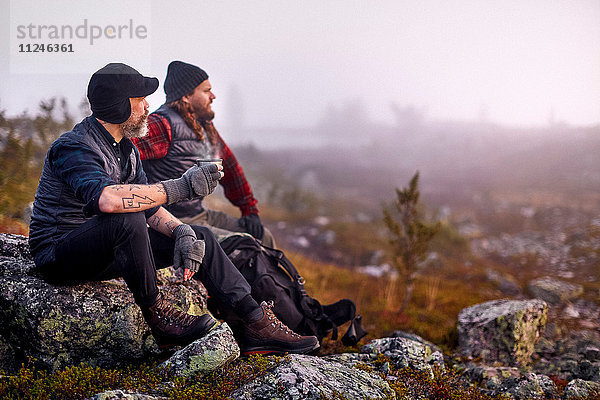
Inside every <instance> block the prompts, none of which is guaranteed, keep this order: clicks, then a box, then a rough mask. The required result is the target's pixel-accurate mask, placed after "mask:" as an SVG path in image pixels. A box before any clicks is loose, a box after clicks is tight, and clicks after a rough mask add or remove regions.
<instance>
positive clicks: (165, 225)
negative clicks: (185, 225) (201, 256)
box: [147, 207, 182, 237]
mask: <svg viewBox="0 0 600 400" xmlns="http://www.w3.org/2000/svg"><path fill="white" fill-rule="evenodd" d="M147 222H148V225H149V226H150V228H152V229H154V230H155V231H158V232H160V233H162V234H163V235H167V236H169V237H170V236H171V235H172V234H173V229H175V227H176V226H178V225H181V224H182V222H181V221H180V220H179V219H177V218H176V217H175V216H174V215H173V214H171V213H170V212H168V211H167V210H165V209H164V208H163V207H160V208H159V209H158V211H157V212H155V213H154V215H152V216H151V217H150V218H148V220H147Z"/></svg>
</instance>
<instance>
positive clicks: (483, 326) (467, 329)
mask: <svg viewBox="0 0 600 400" xmlns="http://www.w3.org/2000/svg"><path fill="white" fill-rule="evenodd" d="M547 313H548V306H547V304H546V303H545V302H543V301H541V300H527V301H512V300H494V301H490V302H487V303H483V304H478V305H475V306H472V307H469V308H465V309H464V310H462V311H461V312H460V314H459V315H458V342H459V348H460V350H461V352H462V353H463V354H464V355H465V356H467V357H473V358H480V359H481V361H482V362H484V363H488V364H491V363H494V362H502V363H504V364H508V365H524V364H528V363H529V362H530V359H531V354H533V352H534V348H535V343H536V342H537V340H538V339H539V338H540V336H541V334H542V333H543V330H544V327H545V325H546V320H547Z"/></svg>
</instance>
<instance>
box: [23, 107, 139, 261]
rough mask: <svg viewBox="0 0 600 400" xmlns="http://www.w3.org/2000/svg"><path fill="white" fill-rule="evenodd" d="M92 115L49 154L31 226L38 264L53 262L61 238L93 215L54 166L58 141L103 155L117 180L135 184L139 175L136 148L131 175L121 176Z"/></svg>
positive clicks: (110, 174) (76, 126) (131, 159)
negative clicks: (53, 161) (137, 173)
mask: <svg viewBox="0 0 600 400" xmlns="http://www.w3.org/2000/svg"><path fill="white" fill-rule="evenodd" d="M92 118H94V117H91V116H90V117H87V118H85V119H84V120H83V121H81V122H80V123H78V124H77V125H75V127H74V128H73V130H72V131H70V132H67V133H64V134H63V135H61V137H60V138H58V139H57V140H56V141H55V142H54V143H53V144H52V146H51V147H50V150H48V153H47V155H46V160H45V162H44V168H43V169H42V176H41V177H40V182H39V185H38V189H37V192H36V194H35V201H34V202H33V213H32V215H31V224H30V226H29V245H30V247H31V252H32V254H33V255H34V258H35V261H36V264H37V265H42V264H46V263H49V262H53V261H54V251H55V248H56V243H57V242H58V240H59V239H60V238H62V237H63V236H64V235H66V234H67V233H69V232H70V231H72V230H73V229H75V228H77V227H78V226H79V225H81V224H83V223H84V222H86V221H87V220H89V219H90V218H92V217H93V215H86V214H85V213H84V206H85V203H83V202H82V201H81V200H79V199H78V198H77V196H76V195H75V192H74V190H73V188H72V187H71V186H70V185H68V184H67V183H66V182H64V181H62V180H61V179H60V177H59V176H58V175H57V174H56V173H55V171H54V170H53V168H52V166H51V162H50V161H49V159H50V158H51V153H52V149H53V148H54V146H55V145H56V144H57V143H59V142H70V143H76V145H77V146H81V147H82V148H88V149H91V150H92V151H93V152H95V153H97V154H99V155H100V156H101V158H102V159H103V160H104V170H105V171H106V172H107V173H108V175H109V176H110V177H111V178H112V179H113V180H114V181H115V182H116V183H122V184H125V183H131V182H133V181H134V180H135V178H136V176H135V174H136V171H137V169H138V165H139V164H138V163H139V158H138V157H137V153H136V152H135V151H132V152H131V154H130V161H131V173H130V174H129V176H121V165H120V163H119V160H118V159H117V156H116V155H115V153H114V150H113V149H112V148H111V146H110V144H109V143H108V141H107V140H106V138H105V136H104V135H105V134H104V133H103V132H101V131H100V129H99V128H98V126H97V125H96V124H95V123H94V121H93V120H92ZM123 140H125V139H123ZM132 147H133V146H132Z"/></svg>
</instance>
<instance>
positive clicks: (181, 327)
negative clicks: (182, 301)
mask: <svg viewBox="0 0 600 400" xmlns="http://www.w3.org/2000/svg"><path fill="white" fill-rule="evenodd" d="M143 314H144V319H145V320H146V322H147V323H148V325H149V326H150V330H151V331H152V336H154V339H156V343H157V344H158V346H159V347H168V346H175V345H177V346H185V345H187V344H190V343H191V342H193V341H194V340H196V339H200V338H201V337H203V336H204V335H206V334H207V333H208V332H209V331H210V330H211V329H212V328H213V327H214V326H215V325H216V324H217V321H216V320H215V319H214V318H213V317H212V316H211V315H210V314H204V315H200V316H197V315H190V314H187V313H184V312H183V311H181V310H178V309H176V308H175V306H173V304H171V303H170V302H169V301H168V300H167V299H166V298H165V297H164V295H163V294H162V293H160V294H159V295H158V298H157V299H156V302H155V303H154V304H153V305H152V306H150V307H148V308H147V309H146V310H143Z"/></svg>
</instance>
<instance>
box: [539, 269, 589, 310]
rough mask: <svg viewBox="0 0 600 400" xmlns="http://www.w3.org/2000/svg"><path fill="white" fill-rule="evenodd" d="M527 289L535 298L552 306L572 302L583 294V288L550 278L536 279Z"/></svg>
mask: <svg viewBox="0 0 600 400" xmlns="http://www.w3.org/2000/svg"><path fill="white" fill-rule="evenodd" d="M527 287H528V289H529V292H530V293H531V294H532V295H533V296H534V297H535V298H537V299H541V300H544V301H546V302H548V303H551V304H558V303H561V302H563V301H567V300H571V299H573V298H575V297H578V296H581V295H582V294H583V286H581V285H576V284H573V283H569V282H564V281H561V280H558V279H555V278H552V277H549V276H546V277H543V278H539V279H535V280H533V281H531V282H529V284H528V285H527Z"/></svg>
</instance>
